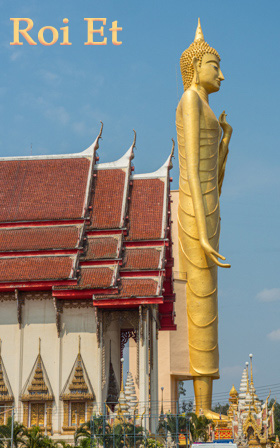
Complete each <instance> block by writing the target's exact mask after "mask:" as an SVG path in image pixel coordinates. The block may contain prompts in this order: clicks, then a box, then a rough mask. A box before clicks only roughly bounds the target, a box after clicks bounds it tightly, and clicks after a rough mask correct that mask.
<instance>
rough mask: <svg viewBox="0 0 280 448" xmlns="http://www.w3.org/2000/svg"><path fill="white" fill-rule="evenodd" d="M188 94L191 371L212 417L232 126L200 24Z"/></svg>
mask: <svg viewBox="0 0 280 448" xmlns="http://www.w3.org/2000/svg"><path fill="white" fill-rule="evenodd" d="M180 65H181V73H182V78H183V83H184V90H185V92H184V94H183V95H182V98H181V100H180V102H179V105H178V107H177V111H176V127H177V138H178V149H179V164H180V183H179V208H178V235H179V266H180V268H179V269H180V278H181V279H183V280H187V285H186V288H187V315H188V338H189V339H188V341H189V357H190V373H191V375H192V377H193V383H194V392H195V400H196V413H199V412H200V410H202V411H203V412H204V414H205V415H206V417H208V418H214V419H215V418H216V414H215V413H213V412H211V402H212V383H213V380H214V379H218V378H219V351H218V294H217V267H218V266H221V267H224V268H229V267H230V265H229V264H225V263H222V262H221V261H220V260H219V259H221V260H225V258H224V257H223V256H222V255H220V254H219V252H218V251H219V234H220V204H219V196H220V194H221V188H222V183H223V179H224V172H225V165H226V160H227V155H228V145H229V141H230V138H231V134H232V128H231V126H230V125H229V124H228V123H227V121H226V114H225V112H223V113H222V114H221V115H220V118H219V120H217V118H216V117H215V115H214V112H213V111H212V110H211V108H210V106H209V103H208V96H209V94H210V93H213V92H217V91H218V90H219V89H220V84H221V81H223V80H224V77H223V74H222V72H221V68H220V56H219V54H218V53H217V51H216V50H214V48H211V47H210V46H209V45H208V44H207V43H206V42H205V40H204V36H203V33H202V29H201V26H200V20H199V19H198V27H197V30H196V35H195V40H194V42H193V43H192V44H191V45H190V47H189V48H187V49H186V50H185V51H184V52H183V54H182V56H181V60H180Z"/></svg>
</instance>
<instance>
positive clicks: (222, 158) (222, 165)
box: [218, 111, 232, 194]
mask: <svg viewBox="0 0 280 448" xmlns="http://www.w3.org/2000/svg"><path fill="white" fill-rule="evenodd" d="M219 123H220V125H221V127H222V129H223V131H224V133H223V137H222V140H221V142H220V146H219V177H218V186H219V194H221V191H222V185H223V180H224V176H225V169H226V163H227V156H228V145H229V142H230V139H231V134H232V127H231V126H230V125H229V124H228V123H227V121H226V113H225V111H223V112H222V113H221V115H220V117H219Z"/></svg>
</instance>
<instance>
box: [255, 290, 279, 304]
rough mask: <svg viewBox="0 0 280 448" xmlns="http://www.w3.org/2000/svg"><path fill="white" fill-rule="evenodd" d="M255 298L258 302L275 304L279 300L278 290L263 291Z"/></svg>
mask: <svg viewBox="0 0 280 448" xmlns="http://www.w3.org/2000/svg"><path fill="white" fill-rule="evenodd" d="M256 297H257V299H258V300H259V301H260V302H276V301H278V300H280V288H272V289H263V290H262V291H260V292H259V293H258V294H257V296H256Z"/></svg>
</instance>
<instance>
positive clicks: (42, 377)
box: [20, 349, 54, 401]
mask: <svg viewBox="0 0 280 448" xmlns="http://www.w3.org/2000/svg"><path fill="white" fill-rule="evenodd" d="M20 399H21V401H53V400H54V396H53V391H52V388H51V384H50V382H49V379H48V375H47V372H46V368H45V366H44V363H43V360H42V357H41V353H40V349H39V354H38V356H37V358H36V361H35V364H34V366H33V368H32V370H31V373H30V375H29V377H28V379H27V381H26V383H25V385H24V387H23V389H22V393H21V397H20Z"/></svg>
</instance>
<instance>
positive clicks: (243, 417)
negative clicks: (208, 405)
mask: <svg viewBox="0 0 280 448" xmlns="http://www.w3.org/2000/svg"><path fill="white" fill-rule="evenodd" d="M249 356H250V375H249V372H248V367H249V363H248V362H246V365H245V368H244V370H243V373H242V377H241V383H240V388H239V393H238V392H237V390H236V389H235V387H234V385H233V386H232V388H231V391H230V393H229V410H228V415H227V417H228V420H227V421H226V420H223V421H220V422H216V431H215V438H216V439H223V438H230V439H231V438H232V439H233V440H234V442H235V443H237V445H238V446H241V447H243V446H244V447H247V446H249V447H256V448H265V447H269V446H271V441H272V437H273V436H274V432H275V427H274V405H273V406H272V408H271V409H268V400H269V397H270V394H269V396H268V397H267V398H266V400H265V402H262V401H261V400H259V398H258V396H257V393H256V389H255V386H254V381H253V364H252V358H253V355H252V354H250V355H249ZM229 432H230V434H229Z"/></svg>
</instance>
